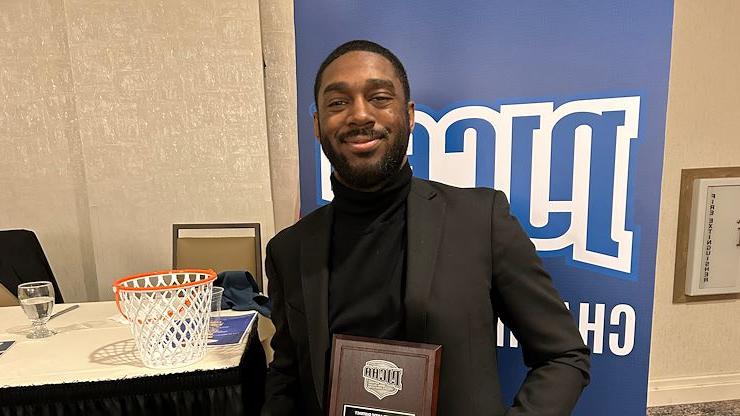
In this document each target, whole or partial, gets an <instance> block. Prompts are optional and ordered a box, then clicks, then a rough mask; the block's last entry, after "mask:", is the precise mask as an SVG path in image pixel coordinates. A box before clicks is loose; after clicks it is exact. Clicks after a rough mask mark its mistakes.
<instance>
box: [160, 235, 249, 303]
mask: <svg viewBox="0 0 740 416" xmlns="http://www.w3.org/2000/svg"><path fill="white" fill-rule="evenodd" d="M172 267H173V268H174V269H213V270H215V271H216V272H222V271H227V270H246V271H248V272H249V273H251V274H252V276H254V279H255V280H256V281H257V286H259V289H260V291H261V290H262V279H263V277H262V241H261V238H260V224H259V223H229V224H173V225H172Z"/></svg>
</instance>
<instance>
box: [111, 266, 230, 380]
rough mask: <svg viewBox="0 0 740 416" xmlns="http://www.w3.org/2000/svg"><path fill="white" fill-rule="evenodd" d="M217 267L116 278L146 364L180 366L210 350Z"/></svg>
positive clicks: (121, 305) (115, 285)
mask: <svg viewBox="0 0 740 416" xmlns="http://www.w3.org/2000/svg"><path fill="white" fill-rule="evenodd" d="M215 279H216V273H215V272H214V271H213V270H169V271H160V272H152V273H144V274H138V275H135V276H129V277H124V278H122V279H118V280H116V281H115V282H113V292H114V293H115V295H116V306H117V307H118V311H119V312H121V315H123V316H124V317H125V318H126V319H127V320H128V322H129V325H130V327H131V333H132V334H133V336H134V341H135V342H136V348H137V349H138V350H139V353H140V354H141V360H142V361H143V362H144V365H146V366H147V367H151V368H163V367H179V366H184V365H188V364H192V363H194V362H197V361H199V360H200V359H202V358H203V356H205V353H206V345H207V343H208V324H209V319H210V312H211V290H212V288H213V281H214V280H215Z"/></svg>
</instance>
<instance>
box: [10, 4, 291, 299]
mask: <svg viewBox="0 0 740 416" xmlns="http://www.w3.org/2000/svg"><path fill="white" fill-rule="evenodd" d="M264 3H265V4H266V5H269V4H270V2H264ZM288 4H289V3H288V2H281V3H279V6H280V7H277V6H270V7H271V8H272V9H273V10H272V11H271V13H268V14H266V15H267V16H269V17H270V21H269V24H270V29H269V30H268V31H267V32H268V33H266V35H267V36H268V38H269V36H273V34H275V35H277V34H279V35H280V39H276V40H270V41H269V42H267V44H268V45H270V48H269V50H268V52H270V53H269V56H270V62H271V63H272V64H274V65H275V66H278V65H282V66H283V67H285V65H284V61H285V60H286V59H289V60H290V61H289V62H290V63H292V62H294V58H293V56H294V52H293V50H292V42H291V43H290V44H287V43H286V39H287V37H288V36H292V7H290V8H288V7H287V6H288ZM260 12H261V10H260V2H259V0H233V1H217V2H204V1H195V0H192V1H174V0H173V1H164V2H108V1H90V0H50V1H28V0H8V1H5V2H3V7H2V8H0V36H1V37H0V48H2V49H0V60H1V61H0V93H1V94H4V95H6V97H7V99H5V100H3V101H2V104H0V105H2V106H3V108H2V111H0V117H3V118H4V119H3V120H0V126H2V127H0V129H1V130H0V132H1V138H2V140H0V228H21V227H23V228H30V229H33V230H34V231H36V232H37V234H38V235H39V237H40V240H41V243H42V245H43V247H44V249H45V251H46V253H47V257H48V258H49V261H50V263H51V265H52V269H53V271H54V273H55V275H56V276H57V278H58V280H59V282H60V285H61V288H62V292H63V294H64V295H65V298H66V299H68V300H85V299H97V298H101V299H110V298H111V295H112V292H111V287H110V286H111V282H112V281H113V280H114V279H115V278H118V277H122V276H125V275H128V274H131V273H137V272H143V271H148V270H153V269H162V268H167V267H169V266H170V262H171V225H172V223H178V222H260V223H261V224H262V226H263V234H262V235H263V238H264V239H265V241H263V243H264V242H266V241H267V239H269V238H270V237H271V236H272V235H273V234H274V231H275V214H274V212H273V209H275V207H274V205H273V202H272V201H273V191H272V184H271V175H272V172H271V169H270V166H271V157H270V156H271V155H270V152H271V150H272V148H273V147H275V146H274V143H273V142H270V141H268V139H267V137H268V134H267V128H268V126H267V113H266V99H265V91H266V90H268V91H273V94H271V95H269V94H268V95H269V96H270V98H271V100H270V102H271V104H272V106H271V109H272V111H273V112H288V111H289V112H290V116H289V117H287V118H285V119H284V120H282V122H281V123H274V124H275V125H274V126H271V127H272V129H274V130H275V131H276V135H279V137H280V142H278V145H279V146H278V148H277V149H276V150H274V152H275V153H276V154H277V156H278V157H276V161H275V162H274V163H272V164H273V165H275V166H277V167H278V168H277V176H278V177H281V176H280V169H281V167H283V166H286V165H290V164H291V163H292V164H293V165H296V163H295V162H296V160H297V159H296V158H297V155H296V150H295V148H296V138H295V127H294V124H295V123H294V117H295V109H294V104H293V107H291V100H290V99H289V98H288V97H294V95H295V92H294V91H295V87H294V85H295V79H294V77H295V76H294V72H289V71H288V70H283V71H282V72H279V71H273V72H271V73H270V74H271V75H272V79H271V80H270V82H271V83H272V84H270V83H268V84H267V85H266V84H265V72H264V70H263V42H262V33H261V13H260ZM286 19H287V22H286ZM288 46H290V47H289V48H288ZM286 48H287V52H286V51H285V49H286ZM289 67H290V65H288V68H289ZM278 80H279V82H280V84H281V87H282V88H283V89H284V87H285V86H286V85H293V87H292V88H293V89H292V91H293V92H292V93H291V90H290V89H289V90H288V91H283V92H282V93H281V94H278V93H275V92H274V91H276V90H277V88H276V87H274V86H270V85H273V84H275V83H276V82H278ZM291 120H293V121H291ZM291 122H292V123H293V124H291ZM281 143H290V144H289V145H288V144H281ZM280 146H281V147H280ZM291 152H292V154H291ZM291 161H292V162H291ZM289 162H290V163H289ZM290 168H293V169H295V167H291V166H288V167H285V169H290ZM273 171H275V169H273ZM285 176H286V175H285V174H283V175H282V177H283V178H284V177H285ZM281 183H282V184H289V183H290V180H288V179H282V182H281ZM295 184H296V185H295V186H294V188H293V189H292V188H291V187H290V186H282V187H280V188H279V189H277V190H276V192H277V193H278V194H279V199H280V200H281V201H291V200H297V182H295ZM285 205H288V204H287V203H285ZM276 211H277V212H281V211H280V209H276ZM284 211H285V213H283V214H281V215H280V218H281V224H282V226H285V225H287V224H288V223H290V222H291V221H292V219H291V218H289V216H290V214H289V213H290V212H294V210H293V209H292V208H291V209H288V210H284Z"/></svg>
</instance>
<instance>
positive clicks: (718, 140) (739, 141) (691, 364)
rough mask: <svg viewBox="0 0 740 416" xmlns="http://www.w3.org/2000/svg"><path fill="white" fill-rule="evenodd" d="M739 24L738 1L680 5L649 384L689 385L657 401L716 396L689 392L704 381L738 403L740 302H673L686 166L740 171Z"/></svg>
mask: <svg viewBox="0 0 740 416" xmlns="http://www.w3.org/2000/svg"><path fill="white" fill-rule="evenodd" d="M738 19H740V2H738V1H735V0H723V1H717V0H715V1H712V2H699V1H694V0H679V1H677V2H676V5H675V17H674V31H673V49H672V58H671V75H670V84H669V92H668V113H667V127H666V142H665V161H664V167H663V190H662V197H661V214H660V223H659V235H658V257H657V268H656V278H655V306H654V314H653V334H652V352H651V357H650V380H651V382H652V383H651V384H652V387H653V390H655V389H656V388H660V387H663V388H666V387H668V388H671V387H675V386H679V385H684V386H686V388H685V389H684V390H685V391H684V392H680V391H677V392H676V394H674V395H672V396H670V397H669V396H668V395H665V394H664V395H662V396H661V395H660V392H658V393H657V394H656V393H653V392H651V396H653V397H655V399H652V400H651V401H653V402H654V403H656V404H661V403H663V402H664V401H668V402H680V401H697V399H698V400H703V399H704V398H706V399H715V398H717V397H713V396H712V394H713V393H712V392H710V391H709V390H710V389H709V388H708V389H706V390H707V391H706V392H704V393H702V392H701V389H697V388H695V389H694V390H691V389H690V387H691V386H694V387H697V385H698V384H701V383H718V382H724V384H726V385H725V386H711V390H714V391H715V392H716V391H718V389H720V390H721V389H722V388H724V389H725V390H726V396H729V397H726V398H731V397H734V398H740V325H738V319H740V301H737V300H731V301H713V302H701V303H691V304H673V302H672V294H673V279H674V267H673V266H674V261H675V245H676V226H677V221H678V220H677V213H678V194H679V184H680V176H681V169H684V168H697V167H716V166H740V132H739V131H738V128H737V126H738V123H740V76H738V70H737V68H738V67H739V66H740V47H739V46H738V44H739V42H740V25H738V24H737V22H738ZM719 375H724V376H725V377H714V376H719ZM701 376H708V377H701ZM728 383H730V384H732V383H736V384H735V387H732V386H728V385H727V384H728ZM679 390H680V389H679Z"/></svg>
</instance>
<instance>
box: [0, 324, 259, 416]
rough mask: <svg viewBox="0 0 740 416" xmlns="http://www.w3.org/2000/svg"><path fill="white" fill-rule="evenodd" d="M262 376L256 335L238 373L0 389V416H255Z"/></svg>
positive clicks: (185, 374) (218, 372)
mask: <svg viewBox="0 0 740 416" xmlns="http://www.w3.org/2000/svg"><path fill="white" fill-rule="evenodd" d="M265 372H266V363H265V354H264V351H263V349H262V345H261V344H260V342H259V339H258V338H257V337H256V331H255V332H254V333H253V336H251V337H250V340H249V343H248V345H247V348H246V350H245V352H244V354H243V355H242V359H241V362H240V364H239V366H238V367H233V368H228V369H223V370H213V371H195V372H189V373H181V374H172V375H162V376H155V377H137V378H131V379H127V380H116V381H100V382H84V383H65V384H52V385H44V386H33V387H12V388H2V389H0V415H2V416H27V415H34V416H35V415H42V416H46V415H48V416H52V415H53V416H56V415H60V416H68V415H105V416H118V415H162V416H169V415H173V416H174V415H213V416H229V415H240V416H241V415H259V411H260V408H261V407H262V400H263V396H264V385H265ZM1 383H2V381H0V384H1Z"/></svg>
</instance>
